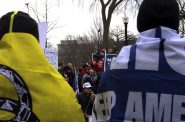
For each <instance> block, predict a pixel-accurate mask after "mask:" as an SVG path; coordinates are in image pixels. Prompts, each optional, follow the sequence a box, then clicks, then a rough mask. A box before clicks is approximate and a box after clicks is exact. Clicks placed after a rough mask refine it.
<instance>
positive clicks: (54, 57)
mask: <svg viewBox="0 0 185 122" xmlns="http://www.w3.org/2000/svg"><path fill="white" fill-rule="evenodd" d="M44 53H45V56H46V58H47V59H48V61H49V62H50V63H51V64H52V65H53V66H54V67H55V68H56V69H57V70H58V51H57V50H53V49H50V48H45V49H44Z"/></svg>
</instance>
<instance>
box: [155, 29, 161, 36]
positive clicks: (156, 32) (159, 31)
mask: <svg viewBox="0 0 185 122" xmlns="http://www.w3.org/2000/svg"><path fill="white" fill-rule="evenodd" d="M155 37H156V38H161V27H157V28H156V30H155Z"/></svg>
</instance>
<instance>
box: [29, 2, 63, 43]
mask: <svg viewBox="0 0 185 122" xmlns="http://www.w3.org/2000/svg"><path fill="white" fill-rule="evenodd" d="M26 6H27V7H28V13H29V14H31V12H32V14H33V15H34V17H35V18H36V20H37V21H38V22H47V23H48V30H47V39H46V46H48V44H47V41H48V40H49V39H50V38H51V37H52V36H51V35H50V34H49V33H50V32H51V31H52V30H54V29H57V28H59V27H61V26H59V25H58V16H57V17H56V16H55V17H54V16H52V15H53V14H54V13H53V12H52V10H53V9H54V8H55V7H59V6H60V0H40V1H36V2H35V3H33V4H31V3H26ZM38 8H39V9H38ZM30 10H31V11H30Z"/></svg>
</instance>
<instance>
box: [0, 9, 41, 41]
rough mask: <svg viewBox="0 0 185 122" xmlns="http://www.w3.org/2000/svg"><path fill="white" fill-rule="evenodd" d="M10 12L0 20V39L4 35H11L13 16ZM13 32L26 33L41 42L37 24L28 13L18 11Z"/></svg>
mask: <svg viewBox="0 0 185 122" xmlns="http://www.w3.org/2000/svg"><path fill="white" fill-rule="evenodd" d="M13 13H14V12H9V13H7V14H5V15H4V16H2V17H1V18H0V39H1V38H2V37H3V35H4V34H6V33H9V27H10V20H11V15H12V14H13ZM12 32H25V33H29V34H32V35H33V36H35V38H36V39H37V40H39V32H38V25H37V22H36V21H35V20H34V19H33V18H31V17H30V16H29V15H28V14H27V13H24V12H21V11H18V12H17V14H15V16H14V20H13V28H12Z"/></svg>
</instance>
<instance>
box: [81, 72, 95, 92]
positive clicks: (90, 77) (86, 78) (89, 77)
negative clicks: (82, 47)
mask: <svg viewBox="0 0 185 122" xmlns="http://www.w3.org/2000/svg"><path fill="white" fill-rule="evenodd" d="M97 80H98V79H97V75H96V72H95V71H94V70H93V69H89V71H88V72H87V73H86V74H84V75H83V78H82V84H84V83H85V82H89V83H90V84H91V85H92V90H93V92H94V93H96V90H97V86H98V81H97Z"/></svg>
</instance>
